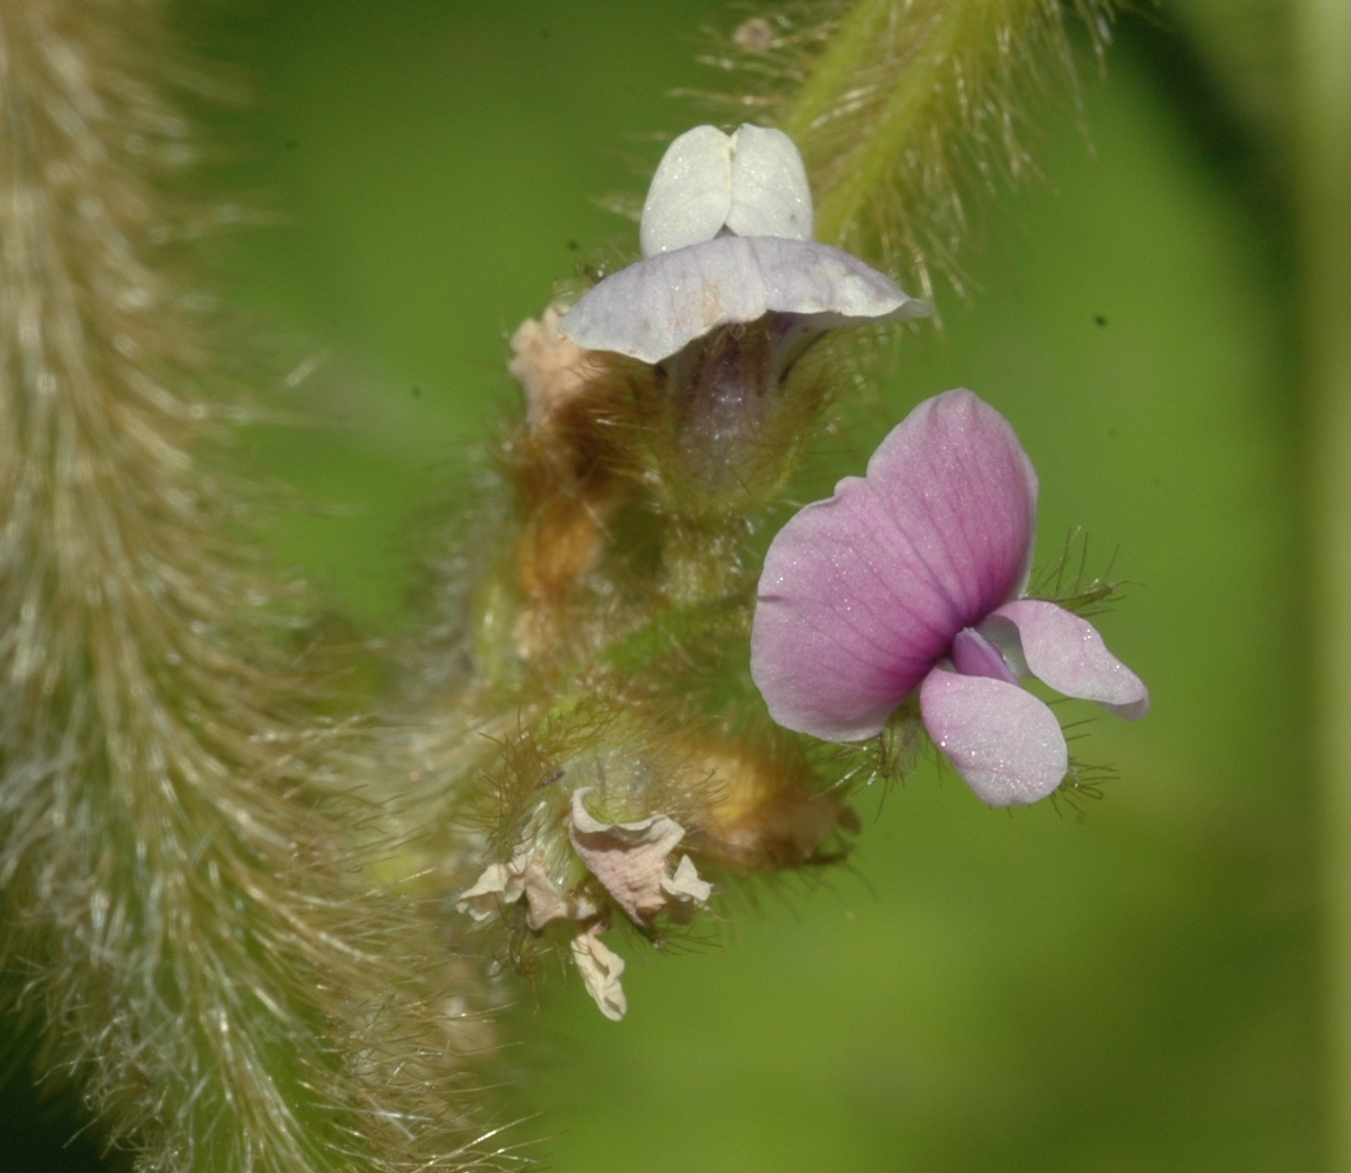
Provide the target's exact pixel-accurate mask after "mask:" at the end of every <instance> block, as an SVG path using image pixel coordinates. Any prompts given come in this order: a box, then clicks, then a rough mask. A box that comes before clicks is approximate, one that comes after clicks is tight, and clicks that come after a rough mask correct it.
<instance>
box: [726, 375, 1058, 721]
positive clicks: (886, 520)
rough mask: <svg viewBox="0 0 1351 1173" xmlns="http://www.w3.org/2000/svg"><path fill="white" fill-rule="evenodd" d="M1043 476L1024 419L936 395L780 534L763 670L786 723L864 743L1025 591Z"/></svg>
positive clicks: (758, 662) (767, 585)
mask: <svg viewBox="0 0 1351 1173" xmlns="http://www.w3.org/2000/svg"><path fill="white" fill-rule="evenodd" d="M1036 501H1037V477H1036V473H1035V472H1034V471H1033V469H1032V465H1031V462H1030V461H1029V460H1028V459H1027V455H1026V454H1025V453H1024V452H1023V450H1022V448H1021V447H1020V446H1019V444H1018V438H1017V437H1016V436H1015V435H1014V433H1013V429H1012V427H1010V426H1009V423H1008V421H1007V420H1005V419H1004V417H1003V416H1001V415H1000V414H999V413H998V412H997V411H995V410H994V408H992V407H990V406H989V405H988V404H986V403H983V402H982V401H981V400H980V399H978V398H977V397H976V396H975V395H973V394H972V393H971V392H970V391H949V392H948V393H947V394H945V395H940V396H938V397H937V398H935V399H930V400H927V401H926V402H924V403H921V404H920V405H919V406H918V407H916V408H915V410H914V411H912V412H911V413H910V415H909V416H908V417H907V418H906V419H905V420H904V421H903V422H902V423H901V424H899V425H898V426H897V427H896V428H895V429H894V430H893V431H892V433H891V434H890V435H889V436H888V437H887V438H886V440H884V441H883V442H882V445H881V447H880V448H878V450H877V452H876V453H874V455H873V458H872V460H871V461H869V463H868V475H867V478H866V479H860V478H858V477H846V478H845V479H844V480H842V481H841V482H840V483H839V484H838V485H837V486H836V488H835V495H834V496H833V497H831V498H830V499H829V500H826V501H818V502H816V503H815V504H812V505H808V506H807V507H806V508H805V509H803V510H802V511H801V512H799V513H798V514H797V515H796V516H795V517H793V518H792V519H791V520H790V521H789V522H788V524H787V525H785V526H784V527H783V529H782V530H780V531H779V533H778V535H777V536H776V537H775V539H774V541H773V543H771V545H770V547H769V552H768V553H767V554H766V556H765V567H764V572H763V574H762V575H761V578H760V586H759V598H758V601H757V604H756V609H755V622H754V626H753V628H752V631H751V675H752V676H753V677H754V679H755V683H756V685H757V686H758V687H759V689H760V692H761V693H762V694H763V696H764V698H765V701H766V703H767V704H768V705H769V712H770V715H771V716H772V717H773V718H774V720H775V721H777V722H778V723H779V724H780V725H783V726H785V727H787V728H789V729H794V730H797V731H798V732H801V733H810V734H813V735H814V736H816V737H821V738H824V739H826V740H828V741H857V740H862V739H863V738H866V737H871V736H872V735H874V734H876V733H878V732H880V731H881V729H882V728H883V726H884V725H885V724H886V721H887V717H888V716H889V715H890V713H891V711H892V710H893V709H895V708H896V706H897V705H899V704H900V703H901V701H903V700H904V699H905V698H906V696H907V695H908V694H909V693H910V692H911V691H912V690H913V689H914V688H915V687H916V686H917V685H918V684H919V682H920V681H921V680H923V679H924V675H925V673H927V672H928V671H929V669H930V668H932V667H933V665H934V664H935V663H936V662H937V661H938V659H939V658H940V657H941V656H944V655H946V654H947V653H948V650H949V648H950V647H951V646H952V641H953V639H954V638H955V637H956V636H957V633H958V632H959V631H961V630H962V629H963V628H964V627H970V626H972V625H974V624H976V623H979V622H980V620H982V619H984V618H985V616H986V615H987V614H989V612H990V611H991V610H993V609H994V608H995V607H996V606H998V605H999V604H1000V603H1002V602H1003V601H1004V600H1005V599H1008V598H1010V597H1011V596H1013V595H1014V594H1016V593H1017V591H1018V589H1019V587H1020V586H1021V584H1022V580H1023V578H1024V577H1025V575H1026V572H1027V565H1028V558H1029V553H1030V550H1031V544H1032V531H1033V524H1034V519H1035V516H1036Z"/></svg>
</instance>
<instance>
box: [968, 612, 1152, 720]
mask: <svg viewBox="0 0 1351 1173" xmlns="http://www.w3.org/2000/svg"><path fill="white" fill-rule="evenodd" d="M1001 623H1007V624H1011V625H1012V626H1013V628H1014V629H1015V631H1016V635H1017V639H1018V642H1019V644H1020V645H1021V647H1022V653H1023V658H1024V659H1025V660H1026V661H1027V668H1028V671H1029V672H1031V673H1032V675H1033V676H1035V677H1036V678H1037V679H1038V680H1040V681H1041V682H1042V683H1043V684H1047V685H1050V687H1051V688H1053V689H1055V690H1056V692H1060V693H1064V694H1065V695H1066V696H1072V697H1077V698H1079V699H1080V700H1086V701H1095V702H1096V703H1098V704H1100V705H1101V706H1102V707H1103V708H1104V709H1106V710H1107V711H1108V712H1109V713H1115V714H1116V715H1117V716H1118V717H1125V718H1126V720H1128V721H1134V720H1137V719H1138V718H1140V717H1143V716H1144V715H1145V714H1146V713H1147V712H1148V711H1149V689H1147V688H1146V687H1145V685H1144V682H1143V681H1142V680H1141V679H1140V678H1139V677H1138V676H1136V675H1135V673H1134V672H1132V671H1131V670H1130V669H1129V668H1127V667H1126V665H1125V664H1123V663H1122V662H1121V661H1120V660H1118V659H1117V658H1116V657H1115V656H1114V655H1112V653H1111V652H1109V651H1108V650H1107V645H1106V644H1104V643H1103V642H1102V636H1101V635H1099V634H1098V629H1097V628H1096V627H1094V626H1093V624H1091V623H1089V622H1088V620H1086V619H1081V618H1079V616H1078V615H1075V614H1073V613H1071V612H1069V611H1066V610H1065V609H1064V608H1063V607H1057V606H1056V605H1055V604H1054V603H1050V602H1047V601H1046V600H1044V599H1019V600H1017V601H1016V602H1013V603H1006V604H1005V605H1004V606H1002V607H1000V608H999V609H998V610H997V611H995V612H994V613H993V614H992V615H991V616H990V618H989V619H987V620H986V621H985V623H983V624H982V625H981V627H982V629H983V630H986V631H987V634H990V635H993V636H995V637H998V636H999V635H1000V630H999V629H1000V626H1001Z"/></svg>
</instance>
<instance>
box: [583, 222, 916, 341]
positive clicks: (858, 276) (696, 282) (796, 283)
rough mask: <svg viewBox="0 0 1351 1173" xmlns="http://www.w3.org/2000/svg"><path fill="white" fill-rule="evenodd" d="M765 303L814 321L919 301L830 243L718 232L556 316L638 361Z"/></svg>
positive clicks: (760, 312) (883, 313)
mask: <svg viewBox="0 0 1351 1173" xmlns="http://www.w3.org/2000/svg"><path fill="white" fill-rule="evenodd" d="M771 310H777V311H780V312H782V313H790V314H811V315H815V316H818V326H817V328H819V329H821V330H826V329H831V328H833V327H836V326H848V325H858V324H862V323H864V322H870V321H878V320H883V319H893V318H914V317H922V316H923V315H925V314H927V313H929V312H930V307H929V305H928V303H927V302H923V301H918V300H916V299H915V298H912V297H909V296H908V295H907V294H905V293H904V292H903V291H902V290H901V289H900V288H899V287H898V286H897V285H896V284H895V283H894V282H893V281H892V280H891V279H890V278H889V277H885V276H883V275H882V274H881V273H879V272H877V270H875V269H872V268H869V267H868V266H867V265H865V264H864V263H863V262H862V261H860V260H859V259H858V258H857V257H852V256H850V255H849V254H848V253H846V252H841V251H840V250H839V249H836V248H831V247H830V246H829V245H824V244H816V243H813V242H811V241H801V240H786V239H783V238H780V237H773V236H751V237H745V236H720V237H718V238H716V239H715V240H709V241H705V242H704V243H702V244H695V245H691V246H689V247H688V248H681V249H676V250H675V251H673V252H663V253H660V254H658V255H656V256H653V257H649V258H648V259H647V260H645V261H639V262H638V263H637V264H635V265H630V266H629V267H628V268H627V269H621V270H620V271H619V272H618V273H615V274H612V275H611V276H609V277H607V278H606V279H605V280H604V281H602V282H601V283H600V284H599V285H597V286H596V287H595V288H594V289H592V290H590V291H588V292H587V293H586V294H585V295H583V297H582V298H581V299H580V300H579V301H578V302H577V304H576V305H574V306H573V307H572V309H571V310H569V311H568V313H567V314H566V315H565V316H564V318H563V319H562V321H560V322H559V324H558V329H559V332H560V333H561V334H563V335H564V337H567V338H571V339H572V340H573V341H574V342H575V343H577V345H578V346H582V347H585V348H586V349H587V350H611V351H615V352H617V353H619V354H627V355H629V356H630V357H632V358H637V359H641V360H642V361H643V362H649V363H655V362H660V361H661V360H662V359H664V358H668V357H670V356H671V355H673V354H675V353H676V352H677V351H679V350H682V349H684V347H685V345H686V344H687V343H689V342H692V341H693V340H694V339H696V338H698V337H700V336H702V335H704V334H707V333H708V332H709V331H710V330H713V329H715V328H716V327H718V326H723V325H727V324H729V323H732V322H753V321H755V320H756V319H757V318H760V317H763V316H764V315H765V314H766V313H768V312H769V311H771Z"/></svg>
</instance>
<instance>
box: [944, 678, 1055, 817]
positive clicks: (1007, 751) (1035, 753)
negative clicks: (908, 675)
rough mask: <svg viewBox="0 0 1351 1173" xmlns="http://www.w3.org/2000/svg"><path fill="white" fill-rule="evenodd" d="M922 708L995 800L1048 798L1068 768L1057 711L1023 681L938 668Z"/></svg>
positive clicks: (952, 757)
mask: <svg viewBox="0 0 1351 1173" xmlns="http://www.w3.org/2000/svg"><path fill="white" fill-rule="evenodd" d="M919 709H920V713H921V714H922V715H923V717H924V728H925V729H927V730H928V731H929V736H930V737H931V738H932V739H933V743H934V744H935V745H936V746H938V748H939V749H941V750H942V751H943V753H944V754H946V755H947V757H948V760H949V761H951V762H952V764H953V765H954V766H955V767H956V768H957V773H959V774H960V775H961V776H962V778H963V779H964V780H965V781H966V784H967V785H968V786H970V787H971V789H972V790H974V791H975V792H976V797H977V798H979V799H980V800H981V801H982V802H984V803H988V804H989V805H990V806H1015V805H1021V804H1026V803H1030V802H1036V801H1037V800H1038V799H1041V798H1045V797H1046V796H1047V795H1048V794H1050V793H1051V792H1052V791H1053V790H1054V789H1055V788H1056V787H1057V786H1059V785H1060V783H1061V781H1063V779H1064V777H1065V772H1066V771H1067V770H1068V769H1069V751H1068V750H1067V749H1066V747H1065V735H1064V734H1063V733H1061V731H1060V723H1059V722H1058V721H1057V720H1056V719H1055V714H1054V713H1052V712H1051V710H1050V709H1048V708H1047V707H1046V706H1045V705H1044V704H1042V702H1041V701H1039V700H1038V699H1037V698H1036V697H1034V696H1033V695H1032V694H1031V693H1030V692H1027V691H1025V690H1024V689H1022V688H1019V687H1018V686H1017V685H1016V684H1006V683H1005V682H1004V681H1002V680H992V679H991V678H990V677H988V676H960V675H958V674H957V673H955V672H945V671H944V670H943V669H942V668H935V669H934V670H933V671H932V672H930V673H929V675H928V676H926V677H925V678H924V684H923V685H922V686H921V688H920V690H919Z"/></svg>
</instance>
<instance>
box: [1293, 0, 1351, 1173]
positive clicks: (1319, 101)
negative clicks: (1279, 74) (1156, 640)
mask: <svg viewBox="0 0 1351 1173" xmlns="http://www.w3.org/2000/svg"><path fill="white" fill-rule="evenodd" d="M1295 13H1296V42H1295V61H1296V98H1297V103H1296V133H1297V145H1298V152H1299V166H1298V169H1297V179H1296V182H1297V184H1298V188H1297V209H1298V215H1299V222H1298V225H1297V228H1298V231H1299V234H1300V252H1301V255H1300V261H1301V265H1302V289H1303V302H1302V305H1301V306H1300V310H1301V313H1302V318H1301V320H1302V323H1303V329H1304V361H1305V369H1304V375H1305V380H1306V393H1307V396H1308V404H1309V409H1308V426H1309V429H1310V431H1309V450H1308V451H1309V457H1310V476H1311V481H1310V486H1309V487H1310V494H1311V510H1312V517H1311V523H1310V539H1311V544H1312V591H1313V603H1314V624H1315V627H1314V630H1315V632H1316V639H1315V641H1314V648H1315V652H1314V654H1315V656H1316V660H1317V666H1316V672H1317V676H1316V683H1317V693H1316V698H1315V704H1316V721H1317V726H1316V747H1315V752H1316V755H1317V756H1316V762H1317V767H1318V778H1319V787H1320V809H1319V816H1320V829H1321V835H1322V863H1323V877H1322V884H1323V892H1322V896H1323V916H1324V921H1323V933H1324V941H1323V950H1324V958H1323V960H1324V974H1323V977H1324V982H1325V987H1324V997H1325V1010H1326V1015H1327V1019H1326V1044H1325V1045H1326V1057H1327V1072H1326V1078H1327V1084H1326V1095H1327V1112H1328V1140H1329V1153H1328V1156H1329V1160H1328V1162H1327V1168H1328V1169H1330V1170H1333V1171H1335V1173H1347V1171H1351V68H1348V64H1347V63H1348V62H1351V5H1348V4H1347V3H1346V0H1301V3H1299V4H1298V5H1297V6H1296V8H1295Z"/></svg>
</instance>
